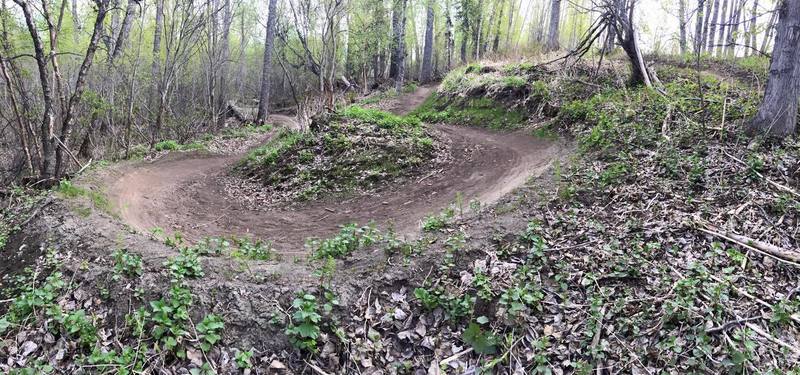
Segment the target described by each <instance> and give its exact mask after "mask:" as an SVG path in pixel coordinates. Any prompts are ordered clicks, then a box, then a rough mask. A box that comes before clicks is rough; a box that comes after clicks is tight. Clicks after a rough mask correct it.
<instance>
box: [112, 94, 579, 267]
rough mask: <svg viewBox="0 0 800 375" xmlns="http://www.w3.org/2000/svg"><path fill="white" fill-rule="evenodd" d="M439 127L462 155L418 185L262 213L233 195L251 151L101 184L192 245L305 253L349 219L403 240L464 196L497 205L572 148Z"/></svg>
mask: <svg viewBox="0 0 800 375" xmlns="http://www.w3.org/2000/svg"><path fill="white" fill-rule="evenodd" d="M434 89H435V87H432V86H424V87H420V88H418V89H416V90H415V91H414V92H410V93H405V94H402V95H400V96H396V97H393V98H391V99H390V100H388V101H387V102H386V103H384V104H385V105H386V106H387V108H388V109H389V110H390V111H391V112H393V113H395V114H399V115H403V114H407V113H408V112H410V111H412V110H414V109H415V108H417V107H418V106H419V105H420V104H422V103H423V102H424V101H425V99H426V98H427V97H428V96H429V95H430V94H431V93H432V92H433V90H434ZM283 123H286V121H283ZM279 126H286V124H280V125H279ZM436 129H437V131H438V132H439V134H440V135H441V136H442V137H441V138H442V139H444V140H445V141H446V142H447V143H448V144H449V149H450V152H451V155H452V157H450V158H448V159H449V160H448V162H447V164H445V165H437V166H436V169H435V170H431V171H430V172H428V173H425V174H424V175H423V176H421V177H414V178H413V180H411V181H407V182H408V183H404V184H395V183H389V184H384V185H383V186H382V187H381V188H379V189H378V190H377V191H372V192H369V193H364V194H355V195H354V196H349V197H346V198H345V199H321V200H314V201H308V202H302V203H299V204H297V203H295V204H291V205H281V206H278V207H272V208H269V209H267V210H264V209H253V207H252V206H253V205H251V204H247V202H242V201H241V200H238V199H235V197H232V196H231V194H230V193H229V191H230V189H228V188H227V186H226V183H225V182H226V181H225V180H226V176H227V175H228V173H229V170H230V169H231V167H232V166H233V165H234V164H235V163H236V162H237V161H238V160H240V159H241V158H242V157H243V156H244V155H245V154H246V151H247V150H246V149H244V150H242V148H241V147H240V148H239V149H238V150H234V151H233V152H230V153H227V154H226V153H216V154H208V153H203V152H188V153H173V154H168V155H166V156H164V157H162V158H160V159H158V160H155V161H146V162H135V163H129V164H122V165H119V166H117V167H112V168H109V169H108V170H106V171H104V172H103V174H104V176H101V178H100V181H99V182H98V183H97V184H98V185H99V186H107V187H108V189H107V194H108V196H109V199H110V203H111V205H112V210H116V211H117V213H118V214H119V216H120V218H121V219H122V220H123V221H124V222H125V223H127V224H129V225H131V226H132V227H133V228H135V229H137V230H139V231H142V232H145V233H146V232H149V231H151V230H152V229H153V228H163V230H165V231H166V232H179V233H181V234H182V235H183V236H185V238H187V239H189V240H192V241H197V240H200V239H202V238H204V237H220V236H230V235H234V236H248V237H256V238H262V239H265V240H269V241H272V244H273V246H274V247H275V249H276V250H277V251H278V252H279V253H281V254H283V255H302V254H304V253H306V250H305V249H304V247H303V244H304V242H305V240H306V238H309V237H329V236H331V235H332V234H335V233H336V232H337V231H338V230H339V228H340V227H341V226H342V225H344V224H349V223H368V222H374V223H375V224H377V225H378V226H380V227H388V226H392V227H393V228H394V230H395V231H396V232H397V233H398V234H401V235H407V236H408V235H413V234H414V233H418V232H419V231H418V229H419V225H420V222H421V221H422V219H423V218H424V217H425V216H427V215H430V214H432V213H436V212H439V211H440V210H442V209H443V208H445V207H447V206H448V205H449V204H450V203H452V202H453V201H454V199H455V197H456V194H457V193H460V194H462V197H463V199H464V202H468V201H470V200H473V199H475V200H477V201H479V202H481V203H482V204H491V203H494V202H495V201H497V199H499V198H500V197H502V196H503V195H505V194H507V193H508V192H510V191H512V190H513V189H515V188H517V187H519V186H520V185H522V184H523V183H525V181H526V180H527V179H528V178H529V177H531V176H538V175H539V174H541V173H542V172H543V171H544V170H545V169H546V168H547V167H548V166H549V165H550V162H551V161H552V160H553V159H554V158H555V157H557V156H558V155H560V154H562V153H563V151H564V146H563V145H562V144H560V143H559V142H556V141H552V140H547V139H543V138H535V137H532V136H530V135H528V134H522V133H521V132H512V133H500V132H494V131H490V130H485V129H480V128H464V127H456V126H452V125H440V126H437V127H436ZM272 135H274V132H271V133H268V134H266V135H264V136H263V137H261V139H259V140H258V142H261V143H263V142H264V141H265V140H266V139H268V138H269V137H271V136H272Z"/></svg>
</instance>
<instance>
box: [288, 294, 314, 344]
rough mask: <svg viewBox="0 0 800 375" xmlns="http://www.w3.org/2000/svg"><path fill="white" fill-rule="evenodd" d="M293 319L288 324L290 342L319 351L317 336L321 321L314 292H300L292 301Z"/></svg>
mask: <svg viewBox="0 0 800 375" xmlns="http://www.w3.org/2000/svg"><path fill="white" fill-rule="evenodd" d="M291 317H292V319H291V321H290V322H289V324H288V325H287V326H286V330H285V333H286V335H287V336H289V342H291V343H292V345H294V346H295V347H296V348H298V349H301V350H308V351H310V352H316V351H317V338H318V337H319V334H320V327H319V325H320V322H321V321H322V315H320V314H319V305H318V303H317V297H315V296H314V295H313V294H310V293H306V292H300V293H299V294H298V295H297V298H295V299H294V301H292V316H291Z"/></svg>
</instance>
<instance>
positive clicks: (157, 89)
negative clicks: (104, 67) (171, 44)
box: [149, 0, 164, 147]
mask: <svg viewBox="0 0 800 375" xmlns="http://www.w3.org/2000/svg"><path fill="white" fill-rule="evenodd" d="M155 3H156V24H155V29H154V30H153V63H152V65H151V67H150V73H151V76H152V77H151V79H152V87H151V88H150V99H149V101H150V112H151V113H152V115H151V120H150V124H151V128H152V134H151V138H150V146H151V147H152V146H153V145H155V144H156V142H158V140H159V138H161V122H162V112H163V111H162V108H161V107H162V103H163V99H162V97H161V86H162V82H163V77H162V76H161V34H162V33H163V30H164V0H155Z"/></svg>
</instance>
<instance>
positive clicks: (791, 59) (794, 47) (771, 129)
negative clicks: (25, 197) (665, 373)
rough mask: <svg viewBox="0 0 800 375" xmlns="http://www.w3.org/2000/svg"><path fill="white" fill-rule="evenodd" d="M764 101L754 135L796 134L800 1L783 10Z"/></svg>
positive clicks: (787, 0)
mask: <svg viewBox="0 0 800 375" xmlns="http://www.w3.org/2000/svg"><path fill="white" fill-rule="evenodd" d="M779 12H780V19H779V21H778V27H777V34H776V37H775V48H774V49H773V50H772V61H771V63H770V67H769V78H768V80H767V87H766V90H765V92H764V99H763V101H762V102H761V106H759V108H758V113H757V114H756V116H755V118H753V120H752V121H751V122H750V124H749V126H748V129H747V130H748V132H749V133H751V134H765V135H767V136H769V137H775V138H785V137H788V136H790V135H792V134H794V133H795V127H796V124H797V105H798V103H797V102H798V96H800V0H784V1H783V3H782V4H781V7H780V11H779Z"/></svg>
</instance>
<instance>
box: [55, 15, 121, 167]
mask: <svg viewBox="0 0 800 375" xmlns="http://www.w3.org/2000/svg"><path fill="white" fill-rule="evenodd" d="M95 5H96V7H97V17H96V18H95V21H94V30H93V31H92V37H91V38H90V39H89V46H88V47H87V48H86V55H85V56H84V58H83V62H82V63H81V67H80V68H79V69H78V78H77V79H76V81H75V90H74V91H73V92H72V96H70V98H69V104H68V105H67V109H66V112H65V113H64V120H63V121H62V124H61V142H62V143H63V145H62V147H59V148H57V149H56V176H57V177H58V176H60V175H61V173H62V172H63V171H64V169H65V166H64V152H69V144H70V135H71V134H72V128H73V125H74V122H75V107H77V105H78V103H80V101H81V99H82V97H83V92H84V90H85V89H86V76H87V75H88V74H89V70H90V69H91V68H92V63H93V62H94V54H95V52H96V51H97V47H98V44H99V43H100V37H101V35H102V34H103V22H104V21H105V18H106V13H107V12H108V0H95Z"/></svg>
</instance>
